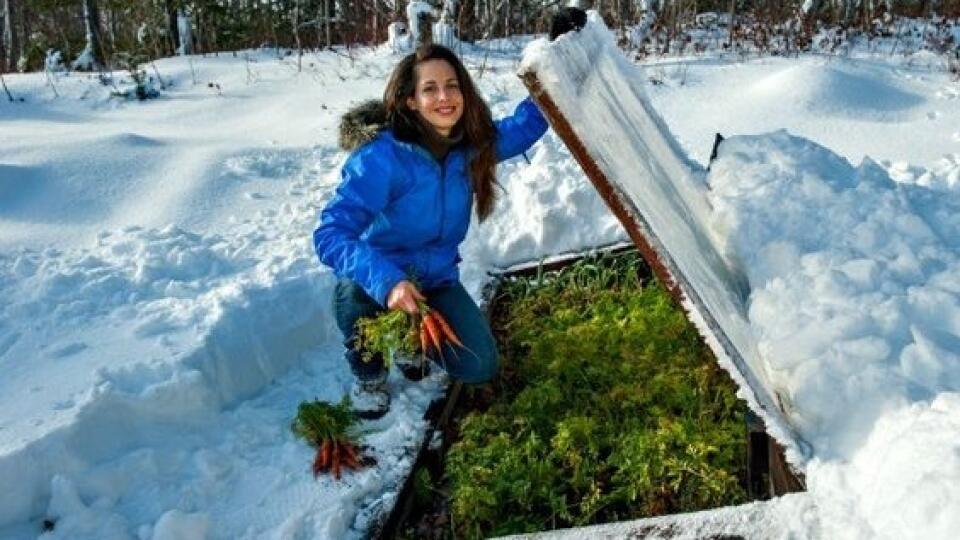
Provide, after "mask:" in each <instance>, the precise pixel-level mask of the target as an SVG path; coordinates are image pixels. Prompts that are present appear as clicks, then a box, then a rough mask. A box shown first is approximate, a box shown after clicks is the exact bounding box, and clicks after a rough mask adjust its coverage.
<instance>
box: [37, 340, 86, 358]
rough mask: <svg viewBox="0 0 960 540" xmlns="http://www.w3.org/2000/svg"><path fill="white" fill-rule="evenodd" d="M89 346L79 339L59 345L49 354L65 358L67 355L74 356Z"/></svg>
mask: <svg viewBox="0 0 960 540" xmlns="http://www.w3.org/2000/svg"><path fill="white" fill-rule="evenodd" d="M86 348H87V344H86V343H83V342H80V341H77V342H73V343H68V344H66V345H63V346H60V347H57V348H55V349H53V350H51V351H50V352H48V353H47V356H49V357H50V358H65V357H67V356H72V355H74V354H77V353H78V352H80V351H82V350H84V349H86Z"/></svg>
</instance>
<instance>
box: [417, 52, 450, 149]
mask: <svg viewBox="0 0 960 540" xmlns="http://www.w3.org/2000/svg"><path fill="white" fill-rule="evenodd" d="M415 70H416V75H417V84H416V87H415V88H414V93H413V97H409V98H407V107H408V108H410V109H411V110H414V111H417V112H419V113H420V116H422V117H423V119H424V120H426V121H427V123H428V124H430V125H431V126H433V128H434V129H435V130H437V133H439V134H441V135H443V136H444V137H446V136H449V135H450V130H451V129H453V126H455V125H456V124H457V122H458V121H459V120H460V117H461V116H463V94H462V93H461V92H460V81H459V80H457V72H456V71H454V70H453V66H451V65H450V63H449V62H447V61H446V60H440V59H433V60H427V61H426V62H421V63H420V64H417V67H416V68H415Z"/></svg>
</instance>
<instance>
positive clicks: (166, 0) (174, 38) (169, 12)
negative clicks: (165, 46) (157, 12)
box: [163, 0, 180, 54]
mask: <svg viewBox="0 0 960 540" xmlns="http://www.w3.org/2000/svg"><path fill="white" fill-rule="evenodd" d="M163 10H164V12H165V14H166V16H167V35H168V36H169V37H170V49H169V52H170V53H173V54H177V49H179V48H180V27H179V26H178V25H177V8H176V6H175V5H174V3H173V0H163Z"/></svg>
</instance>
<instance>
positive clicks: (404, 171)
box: [313, 98, 547, 306]
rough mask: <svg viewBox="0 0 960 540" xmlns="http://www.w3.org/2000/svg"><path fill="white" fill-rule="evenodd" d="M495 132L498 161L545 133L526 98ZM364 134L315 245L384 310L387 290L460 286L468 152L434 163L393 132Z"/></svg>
mask: <svg viewBox="0 0 960 540" xmlns="http://www.w3.org/2000/svg"><path fill="white" fill-rule="evenodd" d="M495 125H496V133H497V136H496V137H497V138H496V156H497V161H503V160H505V159H509V158H511V157H514V156H516V155H518V154H520V153H522V152H524V151H526V150H527V149H528V148H529V147H530V146H532V145H533V143H535V142H536V141H537V140H538V139H539V138H540V137H541V136H543V134H544V132H546V130H547V122H546V120H544V118H543V115H542V114H541V113H540V109H538V108H537V106H536V104H534V103H533V101H532V100H531V99H530V98H527V99H525V100H523V101H522V102H520V104H519V105H518V106H517V108H516V110H515V111H514V113H513V115H511V116H509V117H507V118H503V119H501V120H498V121H496V122H495ZM369 133H370V135H371V137H372V140H370V141H369V142H367V143H366V144H363V145H362V146H360V147H359V148H357V149H356V150H355V151H354V152H353V153H352V154H351V155H350V157H349V158H348V159H347V161H346V163H344V165H343V169H342V170H341V177H342V181H341V183H340V186H339V187H338V188H337V190H336V193H335V194H334V196H333V198H332V199H331V200H330V202H329V203H327V206H326V207H325V208H324V209H323V210H322V211H321V213H320V225H319V226H318V227H317V229H316V230H315V231H314V233H313V244H314V247H315V248H316V250H317V255H319V256H320V261H321V262H323V263H324V264H326V265H327V266H330V267H331V268H333V270H334V272H335V273H336V274H337V276H339V277H346V278H349V279H351V280H353V281H355V282H356V283H358V284H359V285H360V286H361V287H363V289H364V290H365V291H366V292H367V294H369V295H370V296H371V297H372V298H374V299H375V300H376V301H377V302H379V303H380V304H381V305H383V306H386V298H387V295H388V294H389V292H390V290H391V289H393V287H394V286H395V285H396V284H397V283H398V282H400V281H401V280H403V279H408V277H409V276H411V275H415V276H416V278H417V279H418V280H419V283H420V286H421V287H422V288H425V289H430V288H433V287H437V286H440V285H444V284H449V283H453V282H455V281H456V280H458V279H459V270H458V268H457V263H459V262H460V255H459V253H458V246H459V245H460V242H462V241H463V239H464V237H466V234H467V227H468V226H469V224H470V213H471V209H472V207H473V189H472V187H471V184H470V181H469V169H468V157H469V153H470V151H471V149H470V148H466V147H463V146H460V147H454V148H453V149H451V150H450V152H449V153H448V154H447V157H446V158H445V159H444V161H443V163H439V162H438V161H437V160H436V159H435V158H434V157H433V155H431V154H430V152H429V151H428V150H427V149H426V148H424V147H422V146H420V145H418V144H414V143H408V142H404V141H400V140H397V139H396V138H394V135H393V133H392V131H391V130H390V129H381V130H379V131H377V130H374V129H371V130H370V131H369ZM341 145H344V143H343V137H342V136H341Z"/></svg>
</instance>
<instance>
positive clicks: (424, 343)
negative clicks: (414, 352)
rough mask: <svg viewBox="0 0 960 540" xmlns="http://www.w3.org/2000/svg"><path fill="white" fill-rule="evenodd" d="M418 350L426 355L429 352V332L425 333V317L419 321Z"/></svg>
mask: <svg viewBox="0 0 960 540" xmlns="http://www.w3.org/2000/svg"><path fill="white" fill-rule="evenodd" d="M420 352H421V353H422V354H423V355H426V354H427V353H429V352H430V334H429V333H427V317H426V316H424V317H423V320H422V321H420Z"/></svg>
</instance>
